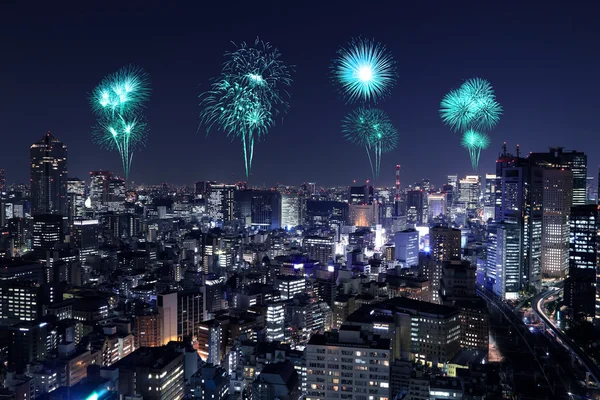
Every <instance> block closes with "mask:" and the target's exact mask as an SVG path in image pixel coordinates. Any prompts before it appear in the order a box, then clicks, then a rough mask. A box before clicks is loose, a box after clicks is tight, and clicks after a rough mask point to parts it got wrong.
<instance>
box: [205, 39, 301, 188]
mask: <svg viewBox="0 0 600 400" xmlns="http://www.w3.org/2000/svg"><path fill="white" fill-rule="evenodd" d="M225 58H226V62H225V64H224V66H223V70H222V71H221V74H220V75H219V76H218V77H217V78H215V79H213V81H212V83H211V86H210V89H209V90H208V91H206V92H204V93H202V94H201V95H200V99H201V102H200V105H201V107H202V111H201V113H200V124H201V125H204V126H205V127H206V131H207V133H208V132H209V131H210V130H211V129H213V128H215V129H218V130H220V131H223V132H225V133H226V134H227V135H228V136H230V137H232V139H235V138H237V139H240V140H241V142H242V148H243V153H244V168H245V172H246V178H248V176H249V174H250V170H251V168H252V160H253V157H254V144H255V141H257V140H259V139H260V138H262V137H263V136H264V135H266V133H267V132H268V131H269V129H270V128H271V127H272V126H273V125H274V124H275V118H276V117H277V116H278V115H283V114H285V113H286V112H287V110H288V108H289V103H288V99H289V97H290V96H289V93H288V92H287V90H286V88H287V87H289V86H290V85H291V83H292V79H291V75H290V73H291V68H290V67H288V66H287V65H286V64H284V63H283V62H282V61H281V53H280V52H279V51H278V50H277V49H276V48H273V47H272V46H271V45H270V44H269V43H266V42H262V41H259V40H258V39H257V40H256V42H255V43H254V45H253V46H249V45H247V44H246V43H242V44H241V45H239V46H236V49H235V50H234V51H232V52H227V53H226V54H225Z"/></svg>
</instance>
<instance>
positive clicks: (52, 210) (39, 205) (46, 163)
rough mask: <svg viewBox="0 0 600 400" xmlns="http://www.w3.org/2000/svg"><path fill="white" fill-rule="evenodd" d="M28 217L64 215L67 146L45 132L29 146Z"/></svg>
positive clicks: (65, 205)
mask: <svg viewBox="0 0 600 400" xmlns="http://www.w3.org/2000/svg"><path fill="white" fill-rule="evenodd" d="M29 153H30V165H31V213H32V215H36V214H59V215H65V216H66V215H67V146H65V145H64V144H63V143H62V142H61V141H59V140H58V139H57V138H56V137H55V136H54V135H53V134H52V133H51V132H48V133H46V134H45V135H44V137H42V138H41V139H40V140H39V141H37V142H35V143H34V144H32V145H31V149H30V152H29Z"/></svg>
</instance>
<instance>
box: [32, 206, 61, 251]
mask: <svg viewBox="0 0 600 400" xmlns="http://www.w3.org/2000/svg"><path fill="white" fill-rule="evenodd" d="M63 239H64V233H63V217H62V216H60V215H55V214H37V215H35V216H34V217H33V242H32V249H33V252H34V254H35V256H36V258H37V259H38V260H45V259H46V252H47V251H51V250H53V249H54V246H55V245H57V244H59V243H63Z"/></svg>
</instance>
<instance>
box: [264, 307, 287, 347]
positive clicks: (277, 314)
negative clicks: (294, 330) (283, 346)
mask: <svg viewBox="0 0 600 400" xmlns="http://www.w3.org/2000/svg"><path fill="white" fill-rule="evenodd" d="M284 314H285V313H284V309H283V303H280V302H278V303H270V304H269V305H267V340H268V341H270V342H273V341H282V340H283V330H284V320H285V317H284Z"/></svg>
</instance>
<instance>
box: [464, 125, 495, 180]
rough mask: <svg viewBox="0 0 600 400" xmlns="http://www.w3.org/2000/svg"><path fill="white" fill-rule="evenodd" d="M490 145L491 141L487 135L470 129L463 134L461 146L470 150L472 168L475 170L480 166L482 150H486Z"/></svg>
mask: <svg viewBox="0 0 600 400" xmlns="http://www.w3.org/2000/svg"><path fill="white" fill-rule="evenodd" d="M489 144H490V139H489V137H488V135H486V134H485V133H479V132H477V131H474V130H472V129H469V130H467V131H466V132H465V133H464V134H463V137H462V140H461V145H462V146H463V147H464V148H466V149H467V150H468V152H469V157H470V158H471V166H472V167H473V169H474V170H476V169H477V167H478V166H479V156H480V155H481V150H484V149H486V148H487V147H488V146H489Z"/></svg>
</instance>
